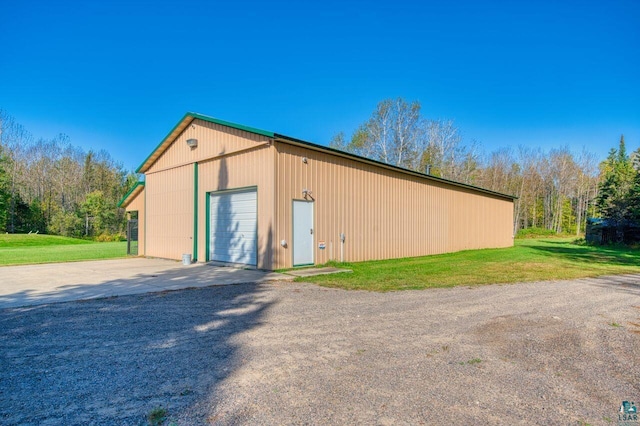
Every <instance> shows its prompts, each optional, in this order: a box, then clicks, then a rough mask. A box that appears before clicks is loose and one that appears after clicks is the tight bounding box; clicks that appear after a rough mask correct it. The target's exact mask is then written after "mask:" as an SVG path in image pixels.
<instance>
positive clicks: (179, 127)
mask: <svg viewBox="0 0 640 426" xmlns="http://www.w3.org/2000/svg"><path fill="white" fill-rule="evenodd" d="M195 119H198V120H202V121H206V122H209V123H214V124H219V125H221V126H226V127H231V128H233V129H238V130H243V131H245V132H249V133H255V134H257V135H262V136H266V137H269V138H273V137H274V135H275V133H273V132H269V131H267V130H262V129H257V128H255V127H249V126H243V125H242V124H237V123H232V122H230V121H224V120H218V119H217V118H213V117H210V116H208V115H204V114H199V113H197V112H188V113H186V114H185V115H184V117H182V119H181V120H180V121H178V123H177V124H176V125H175V126H174V127H173V129H171V131H170V132H169V133H168V134H167V136H165V137H164V139H162V141H161V142H160V143H159V144H158V146H157V147H156V148H155V149H154V150H153V151H151V154H149V156H148V157H147V158H145V160H144V161H143V162H142V164H140V166H139V167H138V168H137V169H136V173H144V172H145V171H147V170H148V169H149V167H151V165H152V164H153V163H154V162H155V160H156V159H157V158H158V157H159V156H160V154H162V153H163V152H164V151H165V150H166V149H167V148H168V147H169V145H171V144H172V143H173V141H174V140H175V139H176V138H177V137H178V136H179V135H180V133H182V131H183V130H184V129H186V128H187V126H189V124H191V122H192V121H193V120H195Z"/></svg>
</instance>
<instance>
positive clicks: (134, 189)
mask: <svg viewBox="0 0 640 426" xmlns="http://www.w3.org/2000/svg"><path fill="white" fill-rule="evenodd" d="M140 187H143V189H144V182H136V184H135V185H133V188H131V189H130V190H129V192H127V193H126V194H125V196H124V197H122V199H121V200H120V202H119V203H118V207H119V208H120V207H122V205H123V204H124V203H125V202H126V201H127V199H128V198H129V197H130V196H131V194H133V193H134V192H135V191H136V189H138V188H140Z"/></svg>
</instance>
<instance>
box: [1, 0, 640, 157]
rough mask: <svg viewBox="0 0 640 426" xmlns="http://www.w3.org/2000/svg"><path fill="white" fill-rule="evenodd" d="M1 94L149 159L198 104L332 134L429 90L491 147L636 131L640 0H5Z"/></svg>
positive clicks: (64, 128)
mask: <svg viewBox="0 0 640 426" xmlns="http://www.w3.org/2000/svg"><path fill="white" fill-rule="evenodd" d="M0 11H1V12H0V13H1V18H0V21H1V24H0V46H1V49H0V108H1V109H4V110H6V112H8V113H9V114H10V115H12V116H13V117H15V119H16V121H18V122H19V123H21V124H23V125H24V126H25V127H26V128H27V129H28V130H30V131H31V132H32V133H33V134H34V136H36V137H46V138H49V137H54V136H56V135H57V134H58V133H65V134H67V135H69V136H70V137H71V142H72V143H73V144H74V145H78V146H81V147H83V148H84V149H85V150H89V149H96V150H97V149H103V148H104V149H107V150H108V151H109V152H110V153H111V154H112V156H113V157H114V158H115V159H116V160H118V161H121V162H122V163H123V164H124V166H125V167H127V168H135V167H137V166H138V165H139V164H140V163H141V162H142V161H143V160H144V159H145V158H146V157H147V155H148V154H149V153H150V152H151V151H152V150H153V148H155V146H156V145H157V144H158V143H159V142H160V140H161V139H162V138H163V137H164V136H165V135H166V134H167V133H168V132H169V130H171V128H172V127H173V126H174V125H175V124H176V122H177V121H178V120H179V119H180V118H181V117H182V116H183V115H184V113H185V112H187V111H194V112H200V113H203V114H207V115H211V116H214V117H217V118H220V119H223V120H228V121H233V122H237V123H240V124H245V125H249V126H253V127H258V128H262V129H265V130H271V131H275V132H278V133H283V134H287V135H290V136H293V137H297V138H300V139H304V140H308V141H311V142H315V143H320V144H327V143H328V142H329V140H330V139H331V137H332V136H333V135H334V134H335V133H337V132H339V131H345V132H346V133H347V134H350V133H351V132H352V131H353V130H355V128H356V127H357V126H358V124H360V123H361V122H363V121H364V120H366V119H367V118H368V117H369V115H370V114H371V112H372V111H373V109H374V107H375V105H376V103H377V102H378V101H380V100H382V99H385V98H390V97H399V96H400V97H404V98H406V99H407V100H419V101H420V102H421V103H422V106H423V112H424V115H425V116H426V117H429V118H447V119H454V120H455V121H456V124H457V126H458V127H459V128H460V129H461V131H462V132H463V135H464V137H465V139H466V140H471V139H475V140H477V141H478V142H479V143H480V144H481V145H482V146H483V148H484V149H485V150H486V151H491V150H494V149H496V148H499V147H503V146H514V147H515V146H517V145H519V144H521V145H526V146H532V147H542V148H543V149H545V150H548V149H551V148H555V147H561V146H564V145H568V146H569V147H570V148H571V149H574V150H576V151H579V150H580V149H581V148H582V147H583V146H585V147H586V148H587V149H588V150H590V151H593V152H594V153H596V154H597V155H598V156H599V157H600V158H604V157H605V156H606V153H607V151H608V150H609V149H610V148H611V147H615V146H616V145H617V142H618V139H619V137H620V134H621V133H624V134H625V138H626V140H627V146H628V148H629V149H630V150H631V149H635V148H637V147H638V146H640V1H638V0H606V1H603V0H600V1H589V0H582V1H562V0H555V1H515V0H514V1H485V2H480V1H455V0H453V1H403V0H397V1H387V2H380V1H375V0H371V1H334V0H323V1H320V2H313V3H312V2H293V1H288V2H285V1H277V0H275V1H268V2H263V1H256V2H242V1H190V2H177V1H175V2H174V1H163V0H153V1H136V0H132V1H120V0H118V1H84V0H83V1H51V0H48V1H12V0H0Z"/></svg>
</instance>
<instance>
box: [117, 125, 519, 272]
mask: <svg viewBox="0 0 640 426" xmlns="http://www.w3.org/2000/svg"><path fill="white" fill-rule="evenodd" d="M137 172H139V173H143V174H144V175H145V180H144V182H141V183H139V184H138V185H136V186H135V187H134V188H133V189H132V190H131V191H129V193H128V194H127V195H126V196H125V197H124V198H123V199H122V201H121V202H120V206H121V207H123V208H125V209H126V210H127V211H128V212H134V211H135V212H137V216H138V238H139V241H138V245H137V247H138V254H139V255H144V256H150V257H160V258H168V259H182V258H183V255H185V254H190V255H191V257H192V259H193V260H194V261H195V260H197V261H199V262H209V261H215V262H224V263H228V264H241V265H245V266H250V267H256V268H259V269H267V270H272V269H278V268H289V267H292V266H301V265H313V264H322V263H325V262H327V261H329V260H337V261H341V260H342V261H348V262H356V261H363V260H374V259H390V258H401V257H411V256H423V255H429V254H437V253H445V252H453V251H459V250H468V249H481V248H494V247H509V246H512V245H513V204H514V197H513V196H510V195H505V194H500V193H497V192H493V191H489V190H486V189H482V188H477V187H474V186H470V185H465V184H461V183H457V182H452V181H448V180H445V179H441V178H437V177H434V176H429V175H425V174H422V173H418V172H414V171H411V170H406V169H402V168H399V167H395V166H391V165H387V164H383V163H380V162H377V161H373V160H369V159H366V158H362V157H358V156H355V155H352V154H349V153H345V152H341V151H338V150H334V149H332V148H328V147H325V146H321V145H316V144H312V143H309V142H304V141H302V140H298V139H295V138H291V137H288V136H284V135H280V134H277V133H273V132H268V131H264V130H260V129H255V128H251V127H247V126H242V125H238V124H234V123H229V122H225V121H222V120H218V119H215V118H212V117H208V116H205V115H201V114H196V113H187V114H186V115H185V116H184V117H183V118H182V119H181V120H180V122H179V123H178V124H177V125H176V126H175V127H174V128H173V130H171V132H170V133H169V134H168V135H167V137H165V138H164V140H163V141H162V142H161V143H160V144H159V145H158V147H157V148H156V149H155V150H154V151H153V152H152V153H151V155H149V157H148V158H147V159H146V160H144V162H143V163H142V165H141V166H140V167H139V168H138V170H137Z"/></svg>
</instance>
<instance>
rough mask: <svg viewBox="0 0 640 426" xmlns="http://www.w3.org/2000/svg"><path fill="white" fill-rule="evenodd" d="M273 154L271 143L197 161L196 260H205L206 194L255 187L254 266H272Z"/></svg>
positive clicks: (273, 244)
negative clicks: (256, 221)
mask: <svg viewBox="0 0 640 426" xmlns="http://www.w3.org/2000/svg"><path fill="white" fill-rule="evenodd" d="M274 156H275V149H274V148H273V147H272V146H268V145H263V146H262V147H260V148H258V149H255V150H250V151H244V152H242V153H240V154H237V155H230V156H225V157H222V158H217V159H213V160H210V161H206V162H202V163H199V164H198V197H199V198H198V259H199V260H202V261H204V260H205V259H206V244H207V241H206V231H207V229H206V228H207V220H208V218H207V212H206V203H207V200H206V197H207V193H210V192H215V191H224V190H232V189H240V188H249V187H256V188H257V192H258V194H257V195H258V266H257V267H258V268H259V269H273V259H272V253H273V251H274V249H273V247H274V246H275V245H277V244H278V241H279V240H276V239H274V223H273V211H274V199H275V196H274V183H273V182H274V169H275V167H274V161H275V160H274Z"/></svg>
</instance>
